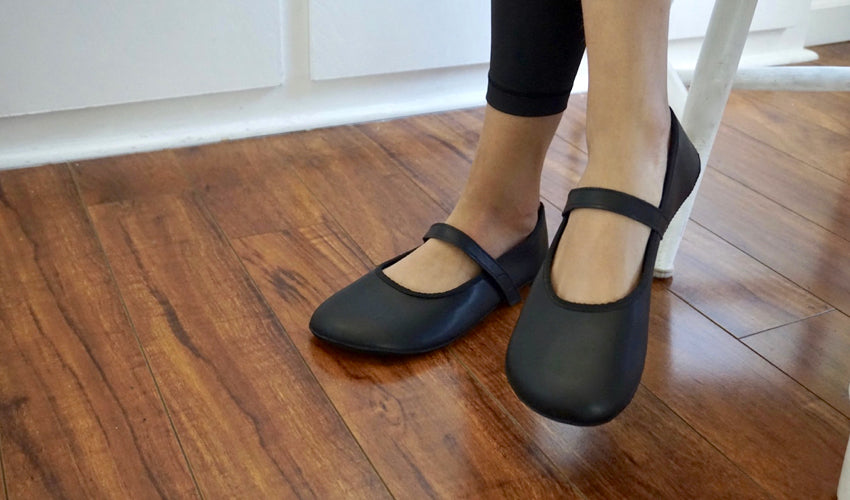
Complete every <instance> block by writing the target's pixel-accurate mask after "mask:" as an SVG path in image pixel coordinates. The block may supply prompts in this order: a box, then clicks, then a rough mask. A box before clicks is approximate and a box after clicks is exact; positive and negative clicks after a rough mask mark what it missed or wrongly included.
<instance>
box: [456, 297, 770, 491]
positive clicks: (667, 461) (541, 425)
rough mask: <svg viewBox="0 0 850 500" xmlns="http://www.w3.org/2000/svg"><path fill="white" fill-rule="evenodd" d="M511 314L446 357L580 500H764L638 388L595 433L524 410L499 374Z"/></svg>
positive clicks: (497, 317) (505, 312) (497, 316)
mask: <svg viewBox="0 0 850 500" xmlns="http://www.w3.org/2000/svg"><path fill="white" fill-rule="evenodd" d="M519 310H520V308H519V307H514V308H500V309H498V310H497V311H496V312H494V313H493V314H492V315H491V316H489V317H488V318H487V319H486V320H485V322H484V323H483V324H482V325H480V326H479V327H477V328H476V329H475V330H474V331H473V332H472V333H471V334H470V335H468V336H466V337H464V338H463V339H462V340H460V341H459V342H457V343H456V344H455V345H454V346H453V349H452V351H453V354H454V355H455V356H456V357H457V358H458V359H459V360H460V361H461V362H462V363H463V364H464V365H465V366H467V367H469V369H470V370H471V371H472V373H473V374H474V375H475V377H476V379H477V380H479V381H481V383H482V384H483V385H484V386H485V387H486V388H487V391H488V392H489V393H490V396H491V397H493V398H494V399H495V400H497V401H498V402H499V404H500V405H502V406H504V407H505V408H506V409H507V411H509V412H510V414H511V416H512V419H514V420H515V421H516V422H517V425H519V426H520V427H521V428H522V429H523V430H524V431H525V432H527V433H528V434H530V435H533V436H535V441H536V442H537V443H538V445H539V446H540V447H541V448H542V449H543V451H544V453H545V454H546V456H547V457H548V458H549V459H550V460H551V461H552V462H554V463H555V465H556V466H557V468H558V470H560V471H561V473H562V474H564V475H565V476H566V478H567V479H569V480H570V481H571V482H573V483H574V484H575V485H576V486H577V487H578V488H579V489H580V491H581V492H582V494H583V495H585V496H586V497H587V498H600V499H604V498H733V497H734V498H770V495H768V494H767V492H766V491H765V490H764V489H763V488H762V487H760V486H759V485H757V484H756V483H755V482H753V480H752V479H750V478H749V477H748V476H747V474H746V473H745V472H742V471H741V470H740V469H739V468H738V467H737V466H736V465H735V464H734V463H733V462H731V461H730V460H729V459H728V458H726V457H725V456H724V455H723V454H722V453H720V452H718V450H717V449H716V448H714V446H713V445H712V444H711V442H710V441H708V440H706V439H704V438H703V437H702V436H701V435H700V434H698V433H697V432H695V431H694V430H693V428H691V427H690V426H689V425H688V423H686V422H685V421H683V420H682V419H681V418H680V417H679V416H678V415H676V413H674V412H673V411H671V409H670V408H668V407H667V406H666V405H665V404H664V402H663V401H662V400H660V399H659V398H658V397H656V396H655V395H653V394H652V393H651V392H650V391H648V390H646V388H644V387H641V388H639V389H638V393H637V395H636V396H635V399H634V400H633V401H632V403H631V404H630V405H629V407H628V408H627V409H626V410H625V411H624V412H623V413H622V414H621V415H620V416H618V417H617V418H616V419H615V420H614V421H612V422H610V423H608V424H605V425H603V426H599V427H590V428H588V427H574V426H569V425H563V424H558V423H555V422H552V421H550V420H548V419H546V418H543V417H541V416H539V415H537V414H536V413H534V412H533V411H531V410H529V409H528V408H527V407H526V406H525V405H523V404H522V403H521V402H520V401H519V400H518V399H517V397H516V396H515V395H514V393H513V392H512V390H511V389H510V387H509V386H508V383H507V379H506V377H505V373H504V357H505V351H506V349H507V343H508V339H509V338H510V334H511V332H512V330H513V326H514V324H515V323H516V319H517V316H518V314H519ZM684 478H687V480H683V479H684Z"/></svg>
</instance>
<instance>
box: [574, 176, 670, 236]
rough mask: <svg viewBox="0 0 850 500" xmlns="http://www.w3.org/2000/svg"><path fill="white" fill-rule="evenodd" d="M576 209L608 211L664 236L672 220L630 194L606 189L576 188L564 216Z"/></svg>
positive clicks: (654, 207) (656, 208)
mask: <svg viewBox="0 0 850 500" xmlns="http://www.w3.org/2000/svg"><path fill="white" fill-rule="evenodd" d="M576 208H595V209H598V210H607V211H608V212H614V213H615V214H620V215H623V216H625V217H628V218H630V219H633V220H636V221H638V222H640V223H641V224H643V225H645V226H649V227H650V228H652V230H653V231H655V232H657V233H659V234H662V235H663V234H664V231H665V230H666V229H667V225H668V224H670V220H669V219H667V217H665V216H664V214H663V213H662V212H661V210H660V209H659V208H658V207H656V206H654V205H652V204H651V203H647V202H646V201H644V200H642V199H640V198H638V197H636V196H632V195H630V194H626V193H622V192H620V191H614V190H613V189H605V188H594V187H588V188H576V189H573V190H572V191H570V194H569V196H568V197H567V205H566V206H565V207H564V212H563V215H564V216H566V215H567V214H568V213H570V212H571V211H573V210H575V209H576Z"/></svg>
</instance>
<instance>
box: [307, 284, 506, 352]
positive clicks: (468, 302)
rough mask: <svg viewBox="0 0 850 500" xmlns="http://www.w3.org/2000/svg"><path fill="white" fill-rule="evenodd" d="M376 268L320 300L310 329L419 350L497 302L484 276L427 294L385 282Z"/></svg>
mask: <svg viewBox="0 0 850 500" xmlns="http://www.w3.org/2000/svg"><path fill="white" fill-rule="evenodd" d="M378 272H379V271H373V272H371V273H369V274H366V275H365V276H363V277H362V278H360V279H359V280H357V281H355V282H354V283H352V284H351V285H349V286H347V287H345V288H343V289H342V290H340V291H339V292H337V293H336V294H334V295H333V296H331V297H330V298H329V299H328V300H326V301H325V302H324V303H323V304H321V305H320V306H319V307H318V308H317V309H316V311H315V312H314V313H313V317H312V318H311V320H310V330H311V331H312V332H313V334H314V335H315V336H316V337H319V338H321V339H323V340H326V341H328V342H331V343H334V344H337V345H340V346H342V347H347V348H351V349H356V350H360V351H367V352H377V353H392V354H417V353H422V352H427V351H430V350H433V349H436V348H439V347H442V346H444V345H446V344H448V343H450V342H452V341H453V340H455V339H456V338H458V337H459V336H460V335H462V334H463V333H464V332H466V331H467V330H469V329H470V328H472V326H474V325H475V324H476V323H478V322H479V321H480V320H481V319H482V318H483V317H484V316H486V315H487V313H489V312H490V311H491V310H492V309H493V308H494V307H496V305H498V303H499V302H500V297H499V295H498V294H497V293H496V291H495V290H494V289H493V287H492V286H490V285H489V284H487V283H486V282H485V281H484V280H482V279H474V280H473V281H471V282H467V283H468V286H463V287H461V288H459V289H456V291H451V292H446V293H444V294H434V296H427V297H426V296H422V295H421V294H418V295H417V294H415V293H412V292H409V291H404V290H403V289H401V288H400V287H398V286H397V285H395V286H394V285H391V284H389V283H388V282H387V281H385V280H384V279H382V278H381V277H380V275H379V274H378Z"/></svg>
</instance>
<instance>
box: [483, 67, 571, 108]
mask: <svg viewBox="0 0 850 500" xmlns="http://www.w3.org/2000/svg"><path fill="white" fill-rule="evenodd" d="M487 80H488V81H487V104H489V105H490V106H492V107H494V108H496V109H497V110H499V111H501V112H503V113H507V114H509V115H514V116H548V115H554V114H558V113H560V112H561V111H564V110H565V109H567V100H568V99H569V98H570V91H569V90H568V91H566V92H559V93H543V92H515V91H512V90H509V89H507V88H505V87H504V86H502V85H499V84H498V83H497V82H494V81H493V78H492V76H488V79H487Z"/></svg>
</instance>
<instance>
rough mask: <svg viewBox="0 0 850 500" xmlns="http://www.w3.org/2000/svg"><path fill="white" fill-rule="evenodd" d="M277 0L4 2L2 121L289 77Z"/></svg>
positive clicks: (0, 25)
mask: <svg viewBox="0 0 850 500" xmlns="http://www.w3.org/2000/svg"><path fill="white" fill-rule="evenodd" d="M279 10H280V9H279V4H278V0H250V1H244V2H242V1H231V0H145V1H115V0H112V1H109V0H106V1H104V0H35V1H33V0H2V1H0V116H11V115H17V114H30V113H38V112H43V111H57V110H63V109H73V108H83V107H89V106H101V105H106V104H116V103H127V102H136V101H146V100H153V99H162V98H167V97H178V96H188V95H198V94H206V93H212V92H222V91H230V90H243V89H250V88H257V87H266V86H273V85H278V84H279V83H280V81H281V63H280V12H279Z"/></svg>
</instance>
